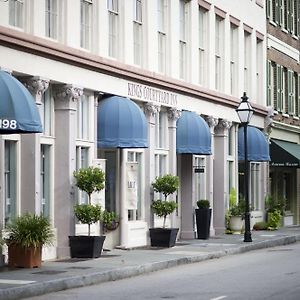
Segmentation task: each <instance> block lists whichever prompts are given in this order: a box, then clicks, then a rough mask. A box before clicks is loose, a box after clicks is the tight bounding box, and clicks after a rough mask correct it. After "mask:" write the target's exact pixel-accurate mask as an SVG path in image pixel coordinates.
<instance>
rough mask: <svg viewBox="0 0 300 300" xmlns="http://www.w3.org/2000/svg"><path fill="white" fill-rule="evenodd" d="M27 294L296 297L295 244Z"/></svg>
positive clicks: (239, 299)
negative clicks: (71, 288)
mask: <svg viewBox="0 0 300 300" xmlns="http://www.w3.org/2000/svg"><path fill="white" fill-rule="evenodd" d="M31 299H32V300H46V299H53V300H54V299H55V300H65V299H72V300H75V299H84V300H96V299H97V300H98V299H101V300H117V299H118V300H119V299H120V300H121V299H122V300H124V299H126V300H127V299H128V300H148V299H176V300H177V299H180V300H189V299H193V300H196V299H197V300H198V299H199V300H202V299H203V300H222V299H226V300H227V299H228V300H229V299H236V300H248V299H259V300H263V299H272V300H275V299H276V300H299V299H300V243H297V244H291V245H287V246H282V247H276V248H268V249H263V250H257V251H253V252H247V253H244V254H239V255H234V256H227V257H223V258H220V259H215V260H210V261H205V262H200V263H196V264H191V265H184V266H180V267H175V268H172V269H168V270H163V271H159V272H155V273H151V274H147V275H142V276H139V277H134V278H129V279H124V280H120V281H115V282H107V283H102V284H99V285H95V286H89V287H84V288H78V289H73V290H67V291H64V292H57V293H53V294H48V295H44V296H39V297H34V298H31Z"/></svg>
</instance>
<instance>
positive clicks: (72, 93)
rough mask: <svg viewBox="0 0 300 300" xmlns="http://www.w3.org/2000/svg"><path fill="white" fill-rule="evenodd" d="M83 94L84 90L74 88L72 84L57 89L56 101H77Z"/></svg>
mask: <svg viewBox="0 0 300 300" xmlns="http://www.w3.org/2000/svg"><path fill="white" fill-rule="evenodd" d="M82 94H83V89H82V88H80V87H76V86H73V85H71V84H65V85H63V86H60V87H58V88H57V91H56V99H58V100H60V101H68V102H69V101H72V102H75V101H77V100H78V99H79V98H80V97H81V96H82Z"/></svg>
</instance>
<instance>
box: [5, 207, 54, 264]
mask: <svg viewBox="0 0 300 300" xmlns="http://www.w3.org/2000/svg"><path fill="white" fill-rule="evenodd" d="M5 235H6V238H5V239H4V242H5V243H6V244H7V246H8V266H9V267H21V268H37V267H40V266H41V263H42V247H43V245H49V244H52V242H53V239H54V233H53V230H52V228H51V224H50V221H49V219H48V218H46V217H44V216H38V215H35V214H30V213H26V214H24V215H21V216H19V217H17V218H15V219H13V220H12V221H11V222H10V223H8V224H7V226H6V229H5Z"/></svg>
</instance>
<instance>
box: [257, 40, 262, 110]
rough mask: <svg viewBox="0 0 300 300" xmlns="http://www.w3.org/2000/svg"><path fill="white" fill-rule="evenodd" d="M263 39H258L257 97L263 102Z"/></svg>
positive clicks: (258, 100)
mask: <svg viewBox="0 0 300 300" xmlns="http://www.w3.org/2000/svg"><path fill="white" fill-rule="evenodd" d="M263 64H264V61H263V41H262V40H260V39H256V99H257V102H258V103H259V102H260V101H261V102H260V103H261V104H263V105H264V103H262V98H263V86H262V83H263Z"/></svg>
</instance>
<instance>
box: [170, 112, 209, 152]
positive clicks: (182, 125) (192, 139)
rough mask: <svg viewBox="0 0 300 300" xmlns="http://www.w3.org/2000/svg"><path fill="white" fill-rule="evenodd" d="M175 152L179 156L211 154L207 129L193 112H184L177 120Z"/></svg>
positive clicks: (205, 124) (201, 119)
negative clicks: (179, 154)
mask: <svg viewBox="0 0 300 300" xmlns="http://www.w3.org/2000/svg"><path fill="white" fill-rule="evenodd" d="M176 151H177V153H181V154H188V153H191V154H202V155H210V154H211V134H210V130H209V127H208V125H207V123H206V122H205V121H204V119H203V118H201V117H200V116H199V115H197V114H196V113H195V112H191V111H186V110H184V111H182V114H181V117H180V118H179V119H178V120H177V130H176Z"/></svg>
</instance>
